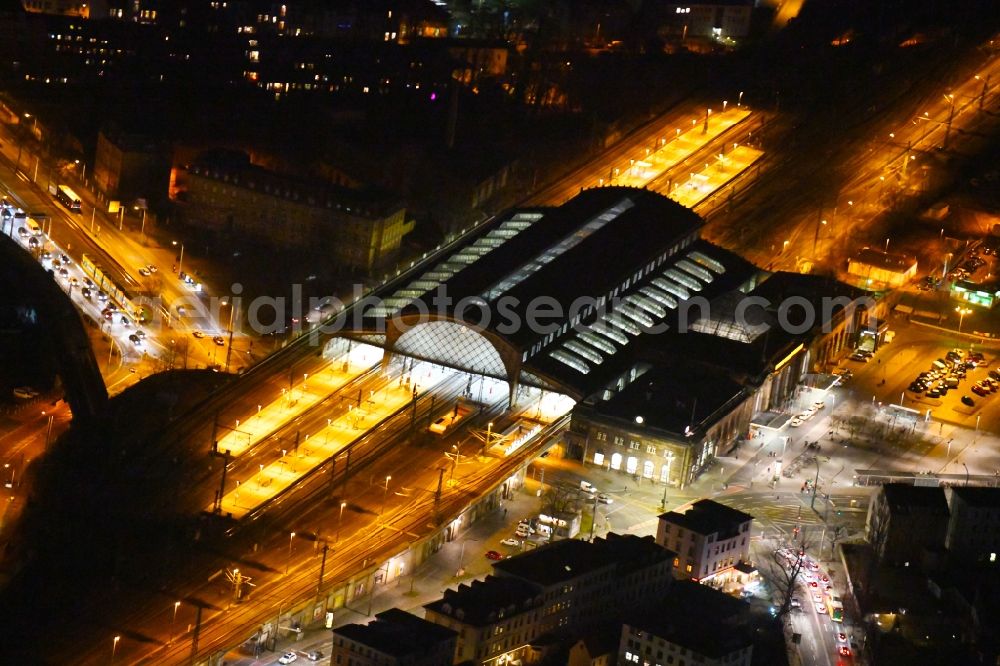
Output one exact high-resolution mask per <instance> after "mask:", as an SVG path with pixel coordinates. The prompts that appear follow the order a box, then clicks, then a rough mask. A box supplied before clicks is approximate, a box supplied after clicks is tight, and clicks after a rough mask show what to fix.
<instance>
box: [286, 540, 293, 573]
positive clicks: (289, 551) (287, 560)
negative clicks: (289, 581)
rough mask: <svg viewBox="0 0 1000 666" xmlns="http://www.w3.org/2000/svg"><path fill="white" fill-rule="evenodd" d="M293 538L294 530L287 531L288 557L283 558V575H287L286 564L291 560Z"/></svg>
mask: <svg viewBox="0 0 1000 666" xmlns="http://www.w3.org/2000/svg"><path fill="white" fill-rule="evenodd" d="M294 538H295V532H289V533H288V557H287V558H285V575H286V576H287V575H288V566H289V565H290V564H291V562H292V539H294Z"/></svg>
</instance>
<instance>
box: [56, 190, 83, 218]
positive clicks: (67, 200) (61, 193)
mask: <svg viewBox="0 0 1000 666" xmlns="http://www.w3.org/2000/svg"><path fill="white" fill-rule="evenodd" d="M56 200H57V201H58V202H59V203H61V204H62V205H63V206H66V208H68V209H69V210H70V211H71V212H73V213H79V212H80V197H78V196H76V192H74V191H73V190H71V189H70V188H69V187H67V186H66V185H60V186H59V188H58V189H57V190H56Z"/></svg>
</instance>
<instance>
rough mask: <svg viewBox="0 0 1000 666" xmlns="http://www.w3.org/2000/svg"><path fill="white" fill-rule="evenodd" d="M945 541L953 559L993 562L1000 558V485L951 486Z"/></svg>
mask: <svg viewBox="0 0 1000 666" xmlns="http://www.w3.org/2000/svg"><path fill="white" fill-rule="evenodd" d="M947 497H948V509H949V510H950V518H949V520H948V528H947V533H946V535H945V539H944V545H945V547H946V548H947V549H948V555H949V556H950V557H951V559H952V561H953V562H956V563H962V564H984V563H989V564H993V563H995V562H997V560H998V559H1000V488H987V487H972V486H952V487H951V488H949V489H948V494H947Z"/></svg>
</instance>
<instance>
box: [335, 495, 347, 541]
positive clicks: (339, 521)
mask: <svg viewBox="0 0 1000 666" xmlns="http://www.w3.org/2000/svg"><path fill="white" fill-rule="evenodd" d="M346 506H347V502H341V503H340V517H339V518H337V541H340V525H341V524H342V523H343V522H344V507H346Z"/></svg>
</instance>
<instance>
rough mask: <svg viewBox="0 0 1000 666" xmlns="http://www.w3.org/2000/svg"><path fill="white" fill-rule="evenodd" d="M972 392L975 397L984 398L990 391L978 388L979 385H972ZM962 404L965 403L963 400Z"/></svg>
mask: <svg viewBox="0 0 1000 666" xmlns="http://www.w3.org/2000/svg"><path fill="white" fill-rule="evenodd" d="M972 392H973V393H975V394H976V395H978V396H981V397H984V398H985V397H986V396H987V395H989V394H990V390H989V389H985V388H983V387H982V386H980V385H979V384H973V385H972ZM963 402H965V401H964V400H963Z"/></svg>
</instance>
